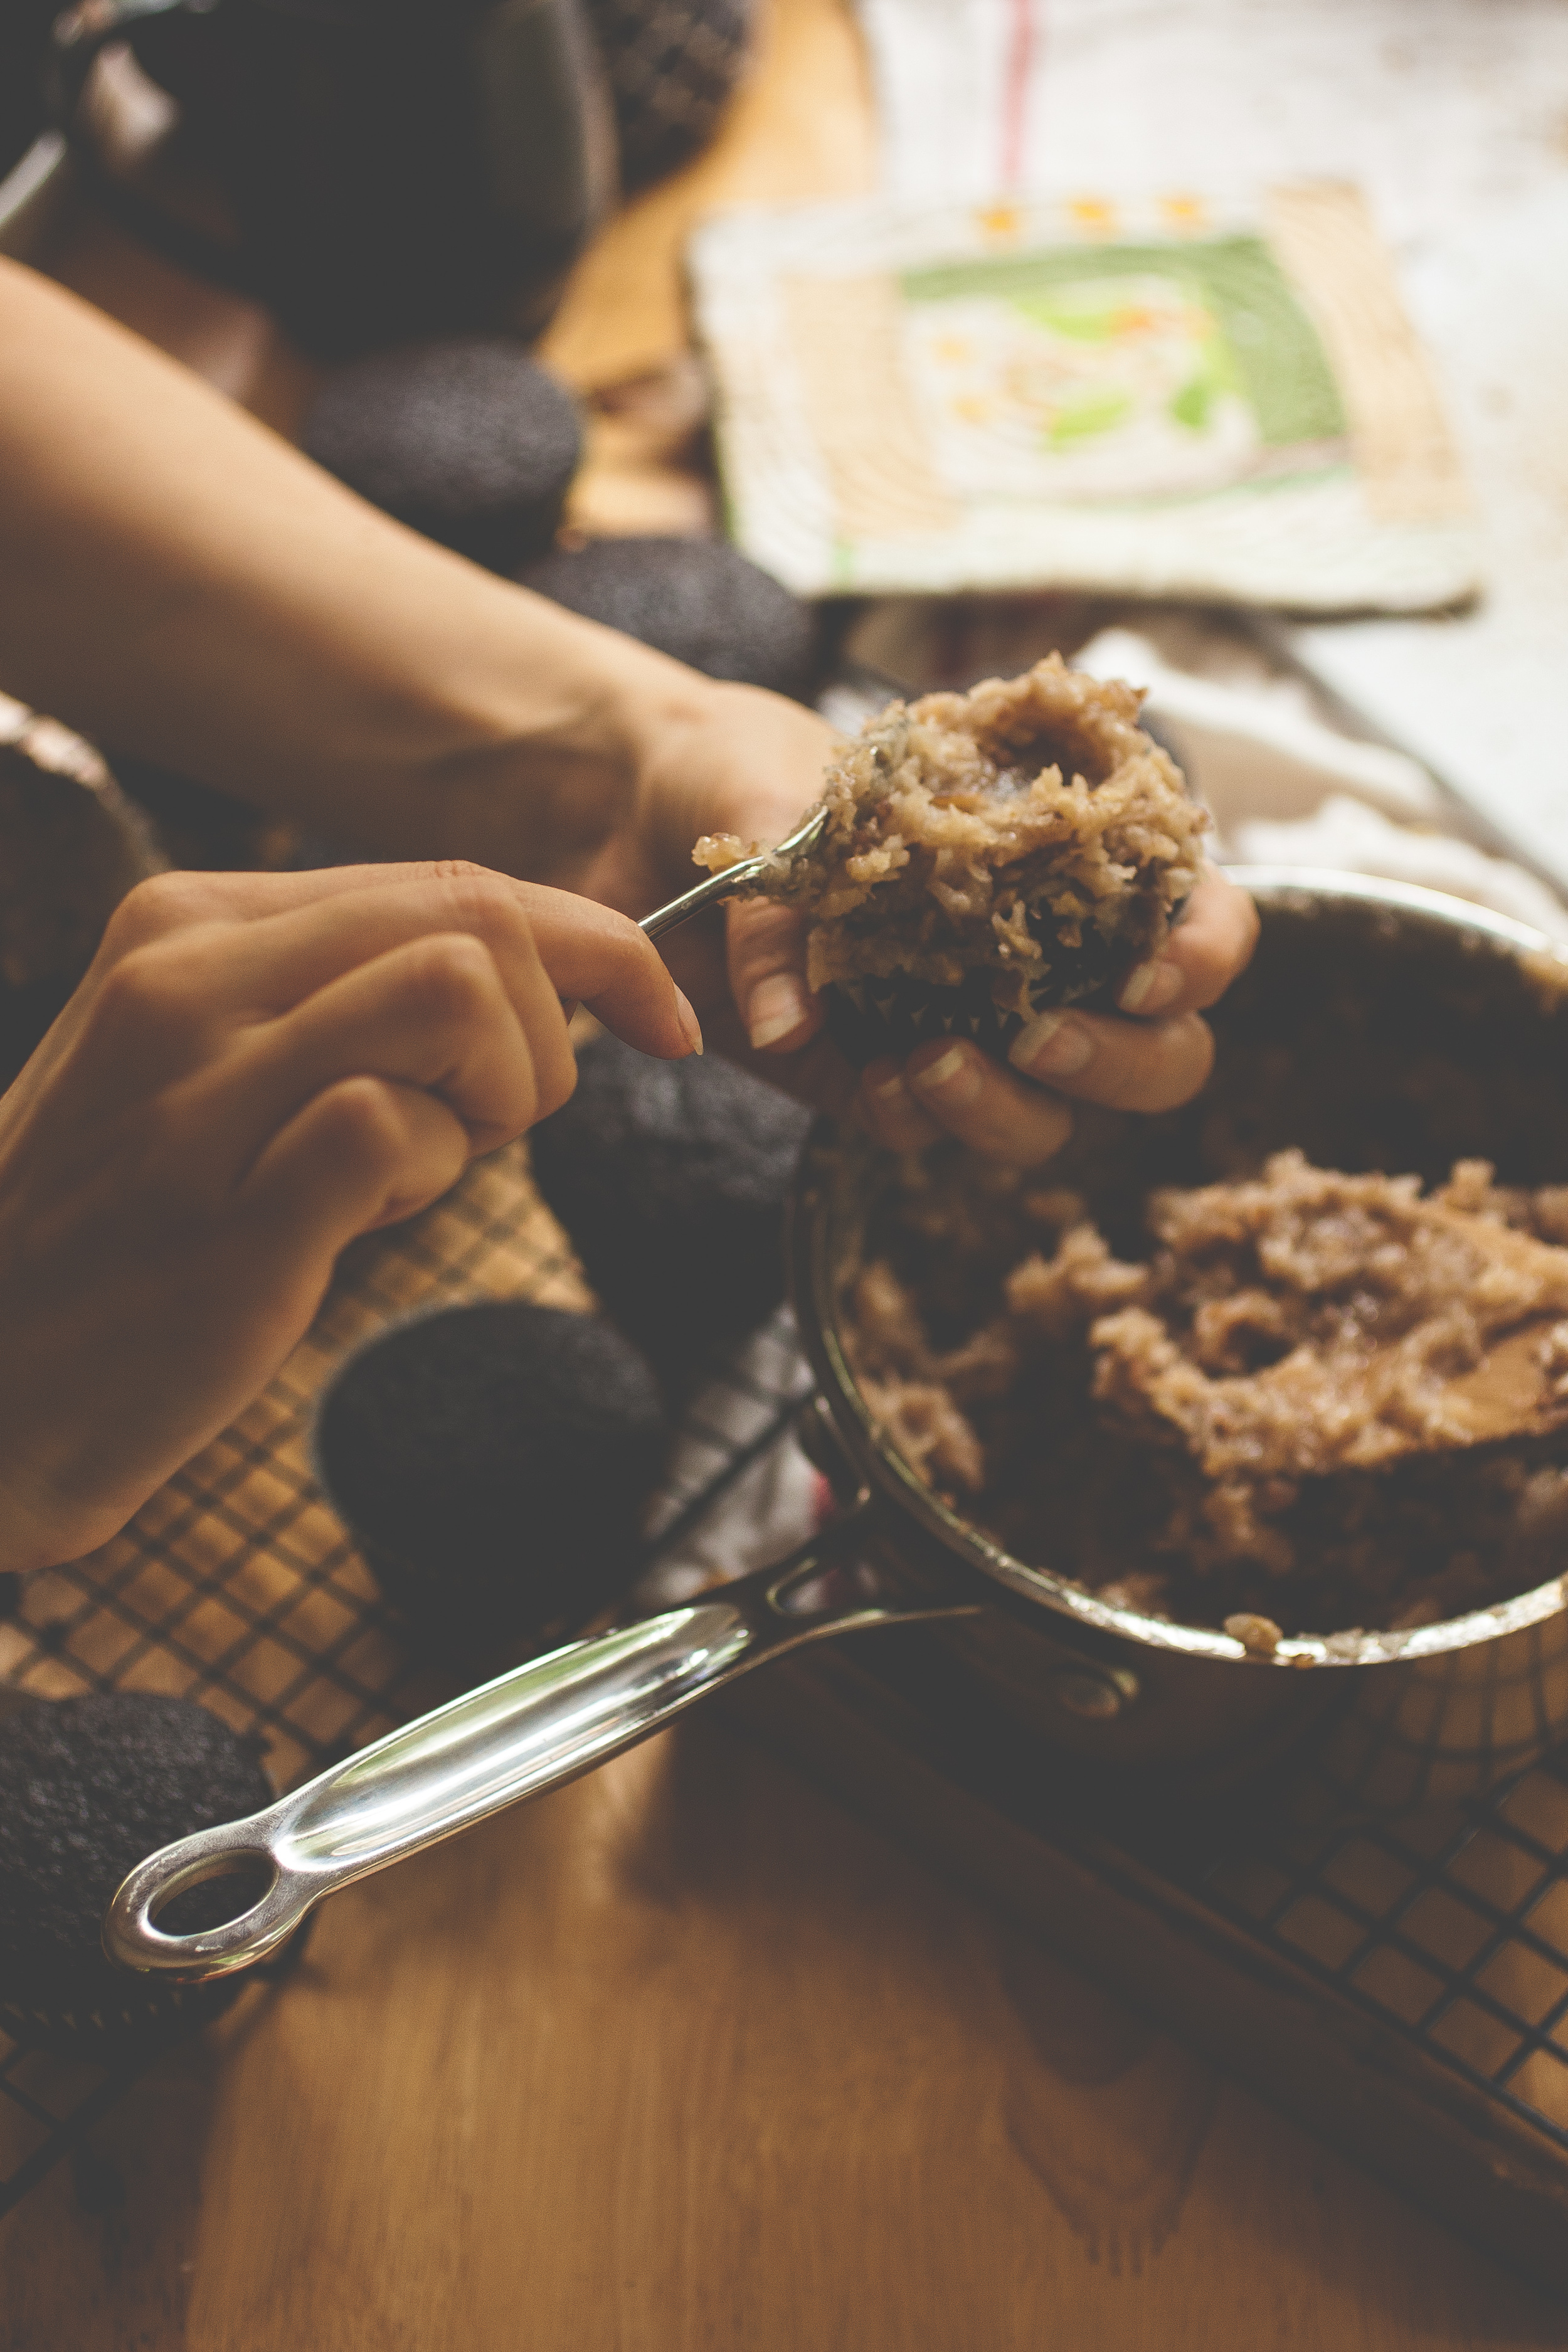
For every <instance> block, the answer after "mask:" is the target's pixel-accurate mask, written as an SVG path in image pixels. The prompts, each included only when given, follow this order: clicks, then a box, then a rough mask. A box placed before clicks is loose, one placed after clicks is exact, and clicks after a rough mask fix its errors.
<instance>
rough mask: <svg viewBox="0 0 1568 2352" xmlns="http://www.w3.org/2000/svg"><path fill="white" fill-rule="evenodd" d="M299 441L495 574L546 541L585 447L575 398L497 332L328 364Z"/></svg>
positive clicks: (400, 516) (342, 476)
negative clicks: (337, 365) (344, 363)
mask: <svg viewBox="0 0 1568 2352" xmlns="http://www.w3.org/2000/svg"><path fill="white" fill-rule="evenodd" d="M301 440H302V443H303V446H304V448H305V450H306V453H307V455H308V456H310V457H313V458H314V459H315V460H316V463H317V464H318V465H319V466H324V467H326V469H327V471H328V472H329V473H330V474H335V475H336V476H337V477H338V479H339V480H340V481H342V482H346V483H347V484H348V486H349V488H351V489H353V490H357V491H358V492H359V494H360V496H361V497H362V498H363V499H369V500H370V502H371V504H372V505H373V506H377V507H380V508H381V509H383V511H384V513H386V514H389V515H395V517H396V519H397V520H398V521H399V522H405V523H407V524H408V525H409V526H410V527H411V528H412V529H413V530H420V531H423V532H424V533H425V535H426V538H427V539H435V540H439V541H440V542H441V544H442V545H443V546H444V547H452V548H456V549H457V551H458V553H459V554H460V555H468V556H471V557H472V559H473V560H474V562H476V563H483V564H488V565H489V568H490V569H491V570H492V571H494V572H510V571H512V570H513V569H515V567H516V566H517V565H518V564H520V563H523V562H527V560H528V559H529V558H530V557H531V556H533V555H537V554H539V553H540V552H541V551H542V550H543V549H544V548H547V547H548V546H549V544H550V542H551V540H552V538H553V536H554V533H555V527H556V525H557V523H559V521H560V520H561V511H562V509H563V506H564V504H565V500H566V492H567V490H568V488H570V486H571V481H572V477H573V475H574V473H575V472H576V470H577V464H578V460H579V458H580V457H581V456H582V446H583V436H582V430H581V426H580V425H579V423H578V416H577V405H576V403H575V402H574V399H573V398H572V395H571V394H570V393H569V392H568V391H567V390H566V389H565V387H564V385H563V384H561V383H557V381H556V379H555V378H554V377H553V376H552V375H549V374H547V373H545V371H544V369H543V368H542V367H538V366H536V365H535V363H534V362H533V361H532V360H531V359H530V358H529V357H528V354H527V353H526V352H524V351H523V350H522V349H521V346H520V345H519V344H517V343H515V342H513V341H510V340H509V339H508V338H507V337H506V336H504V335H468V336H463V337H460V338H454V339H453V340H451V341H443V342H430V343H411V344H406V345H405V346H404V347H403V348H401V349H399V350H396V351H388V352H374V353H373V354H372V355H371V356H370V357H369V358H367V359H361V360H354V361H353V362H350V363H349V364H348V365H347V366H344V367H340V368H337V369H335V370H334V371H333V373H331V375H330V376H329V377H328V378H327V381H326V383H324V384H323V385H322V387H321V392H320V393H319V394H317V396H316V401H315V404H314V405H313V406H312V408H311V410H310V415H309V416H308V417H307V418H306V420H305V429H304V432H303V434H302V436H301Z"/></svg>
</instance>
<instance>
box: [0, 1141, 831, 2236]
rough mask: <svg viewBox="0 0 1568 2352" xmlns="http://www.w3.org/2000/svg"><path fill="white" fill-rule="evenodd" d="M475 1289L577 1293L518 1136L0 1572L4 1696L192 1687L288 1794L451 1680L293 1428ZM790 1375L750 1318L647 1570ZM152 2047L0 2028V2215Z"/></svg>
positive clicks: (368, 1251) (735, 1457)
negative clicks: (101, 1518) (255, 1748)
mask: <svg viewBox="0 0 1568 2352" xmlns="http://www.w3.org/2000/svg"><path fill="white" fill-rule="evenodd" d="M467 1297H530V1298H532V1299H536V1300H539V1301H541V1302H542V1303H543V1304H545V1305H549V1306H555V1307H578V1308H582V1307H591V1306H592V1305H593V1303H594V1302H593V1298H592V1294H591V1293H590V1292H589V1291H588V1289H587V1287H586V1286H585V1285H584V1281H583V1278H582V1275H581V1273H580V1272H579V1270H578V1268H577V1265H576V1263H575V1261H574V1258H573V1256H572V1255H571V1252H570V1250H569V1249H568V1247H567V1246H566V1244H565V1242H564V1240H563V1235H562V1234H561V1231H560V1228H559V1226H557V1225H556V1223H554V1221H553V1219H552V1217H551V1216H550V1214H549V1213H548V1212H547V1211H546V1210H545V1208H544V1207H543V1204H542V1202H541V1201H540V1199H539V1196H538V1194H537V1193H536V1192H534V1190H533V1185H532V1181H531V1176H530V1174H529V1170H528V1161H527V1156H526V1150H525V1148H524V1147H523V1146H521V1145H514V1146H512V1147H511V1148H510V1149H509V1150H506V1151H502V1152H500V1153H497V1154H496V1155H494V1156H493V1157H492V1158H491V1159H489V1160H483V1161H480V1162H478V1163H476V1165H475V1166H474V1167H473V1168H472V1169H470V1171H468V1176H467V1177H466V1178H465V1179H464V1181H463V1182H462V1183H461V1184H460V1185H459V1186H458V1189H457V1190H456V1192H452V1193H450V1194H449V1195H448V1196H447V1199H446V1200H444V1201H442V1202H439V1203H438V1204H437V1206H436V1207H435V1208H434V1209H432V1210H430V1211H428V1212H427V1213H426V1214H425V1215H424V1216H422V1217H419V1218H417V1219H416V1220H414V1221H413V1222H412V1223H410V1224H408V1225H405V1226H403V1227H400V1228H399V1229H397V1230H396V1231H395V1232H394V1233H392V1234H384V1235H376V1236H373V1237H371V1238H370V1239H369V1240H367V1241H366V1242H363V1243H360V1244H355V1246H354V1247H353V1249H351V1250H349V1251H348V1252H346V1253H345V1255H344V1257H343V1259H342V1262H341V1264H340V1266H339V1270H338V1275H337V1278H336V1280H335V1281H334V1283H333V1286H332V1288H331V1292H330V1293H329V1295H328V1297H327V1299H326V1301H325V1303H324V1305H323V1307H322V1310H321V1315H320V1316H319V1317H318V1318H317V1320H316V1323H315V1325H314V1327H313V1328H312V1329H311V1330H310V1333H309V1334H308V1336H307V1337H306V1338H305V1339H303V1340H302V1341H301V1342H300V1346H299V1347H298V1348H297V1349H295V1351H294V1353H293V1354H292V1355H291V1356H290V1358H289V1360H288V1362H287V1363H286V1364H285V1365H284V1367H283V1369H282V1370H281V1371H280V1372H279V1374H278V1377H277V1378H276V1379H275V1380H274V1381H272V1382H271V1384H270V1386H269V1387H268V1389H267V1390H266V1391H265V1392H264V1393H263V1394H262V1395H261V1396H260V1397H258V1400H257V1401H256V1402H255V1403H254V1404H253V1405H252V1406H250V1408H249V1409H248V1410H247V1412H245V1413H244V1414H243V1415H242V1416H241V1418H240V1420H239V1421H238V1422H237V1423H235V1425H234V1426H233V1427H232V1428H231V1429H229V1430H226V1432H225V1433H223V1435H222V1436H221V1437H219V1438H217V1439H216V1441H215V1442H214V1443H213V1444H211V1445H210V1446H208V1447H207V1448H206V1450H205V1452H204V1453H203V1454H199V1455H198V1456H197V1457H196V1459H195V1461H194V1462H191V1463H190V1464H188V1465H186V1467H185V1468H184V1470H182V1471H181V1472H179V1474H178V1475H176V1476H175V1477H174V1478H173V1479H171V1480H170V1482H169V1484H168V1485H167V1486H165V1487H163V1489H162V1490H161V1491H160V1492H159V1494H157V1495H156V1496H154V1497H153V1500H152V1501H151V1502H150V1503H149V1504H148V1505H147V1506H146V1507H145V1508H144V1509H143V1510H142V1511H140V1512H139V1513H138V1514H137V1516H136V1517H135V1518H134V1519H133V1520H132V1522H131V1524H130V1526H129V1527H127V1528H125V1529H124V1530H123V1531H122V1533H121V1534H120V1535H119V1536H117V1537H116V1538H114V1540H113V1541H112V1542H111V1543H110V1544H107V1545H105V1546H104V1547H103V1549H101V1550H100V1551H98V1552H95V1553H93V1554H92V1555H91V1556H90V1557H89V1558H88V1559H81V1560H77V1561H74V1562H72V1563H71V1564H70V1565H68V1566H67V1567H64V1568H59V1569H53V1570H47V1571H43V1572H39V1573H37V1574H35V1575H32V1576H28V1577H26V1578H23V1577H17V1576H6V1577H0V1708H3V1707H4V1706H5V1701H6V1698H7V1697H8V1696H9V1695H10V1694H11V1693H14V1692H25V1693H30V1694H33V1695H35V1696H39V1697H43V1698H51V1699H59V1698H70V1697H74V1696H79V1695H80V1694H81V1693H83V1692H87V1691H103V1690H141V1691H161V1692H167V1693H173V1694H175V1695H178V1696H184V1697H187V1698H192V1699H195V1700H198V1701H199V1702H200V1703H201V1704H202V1705H203V1706H207V1707H210V1708H211V1709H212V1710H213V1712H214V1713H215V1714H216V1715H218V1716H221V1717H222V1718H223V1719H224V1721H225V1722H226V1723H227V1724H229V1725H230V1726H231V1727H233V1728H234V1729H235V1730H236V1731H237V1732H239V1733H241V1734H247V1733H252V1734H256V1735H258V1736H259V1737H260V1738H262V1739H263V1740H264V1741H265V1743H266V1750H267V1764H268V1772H269V1773H270V1775H271V1778H272V1780H273V1781H274V1783H275V1784H276V1785H277V1787H279V1789H285V1788H288V1787H290V1786H292V1785H293V1784H294V1783H295V1782H297V1781H299V1780H303V1779H306V1778H308V1777H309V1776H310V1774H311V1773H312V1772H316V1771H319V1770H321V1769H322V1767H323V1766H324V1765H326V1764H328V1763H331V1762H333V1761H335V1760H336V1759H338V1758H340V1757H342V1756H343V1755H345V1754H347V1753H348V1752H349V1751H350V1750H351V1749H353V1748H358V1747H361V1746H363V1744H364V1743H365V1742H366V1741H368V1740H371V1739H374V1738H378V1737H379V1736H380V1735H381V1734H382V1733H383V1732H384V1731H387V1730H390V1729H391V1728H392V1727H393V1726H394V1725H395V1723H397V1722H400V1721H403V1720H405V1719H406V1718H407V1717H409V1716H410V1715H412V1714H416V1713H418V1712H419V1711H420V1710H421V1709H422V1708H424V1707H426V1706H430V1705H433V1704H436V1703H437V1701H438V1700H439V1699H440V1698H441V1697H442V1696H446V1695H447V1686H446V1685H442V1684H440V1683H439V1682H437V1681H436V1680H435V1679H433V1678H432V1677H431V1676H430V1675H428V1674H427V1673H426V1672H425V1671H424V1670H422V1669H418V1668H416V1666H415V1664H413V1663H412V1659H411V1653H410V1649H409V1647H408V1645H407V1644H406V1643H405V1640H404V1639H403V1637H402V1636H401V1634H400V1632H399V1629H398V1625H397V1622H396V1619H395V1617H394V1616H393V1615H392V1614H391V1613H390V1612H388V1611H387V1610H386V1609H385V1608H384V1604H383V1603H382V1601H381V1599H380V1596H379V1593H378V1591H377V1589H376V1586H375V1583H374V1580H373V1579H372V1577H371V1575H370V1572H369V1570H367V1569H366V1567H365V1565H364V1563H363V1560H362V1559H360V1557H359V1554H358V1552H357V1551H356V1550H355V1549H354V1547H353V1544H352V1543H351V1542H350V1540H349V1538H348V1537H347V1536H346V1534H345V1533H344V1530H343V1528H342V1523H341V1522H340V1521H339V1519H338V1518H337V1517H336V1516H335V1514H334V1513H333V1512H332V1511H331V1508H330V1507H328V1505H327V1504H326V1502H325V1501H324V1499H323V1497H322V1496H321V1490H320V1488H319V1486H317V1484H316V1480H315V1477H314V1475H313V1472H312V1468H311V1461H310V1430H311V1425H312V1422H313V1419H314V1413H315V1406H316V1400H317V1398H318V1396H319V1394H320V1392H321V1388H322V1386H323V1384H324V1383H325V1381H326V1380H327V1379H328V1377H329V1376H330V1374H331V1372H332V1370H334V1369H335V1367H336V1366H337V1365H338V1364H339V1363H340V1362H341V1361H342V1360H343V1358H344V1357H345V1356H346V1355H347V1354H348V1353H350V1352H351V1351H352V1349H353V1348H355V1347H356V1346H357V1345H359V1344H360V1343H361V1342H362V1341H363V1340H364V1339H368V1338H369V1337H371V1336H372V1335H373V1334H374V1332H375V1331H377V1330H379V1329H381V1328H384V1327H385V1326H386V1325H387V1324H388V1323H389V1322H392V1321H394V1320H395V1319H396V1318H398V1317H400V1316H404V1315H406V1314H409V1313H411V1312H416V1311H418V1310H421V1309H425V1308H427V1307H431V1306H435V1305H437V1304H441V1303H445V1302H448V1301H455V1300H457V1299H459V1298H467ZM805 1385H806V1376H805V1369H804V1367H803V1365H802V1364H801V1362H800V1360H799V1357H798V1355H797V1354H796V1353H795V1350H794V1349H793V1347H792V1346H790V1344H789V1343H788V1341H787V1339H784V1338H782V1337H780V1336H778V1335H777V1334H776V1333H768V1334H763V1335H761V1341H760V1344H757V1345H753V1346H752V1347H751V1348H749V1349H747V1350H746V1351H745V1353H744V1356H743V1357H741V1358H737V1359H736V1360H734V1361H732V1362H731V1363H730V1364H729V1365H727V1366H726V1367H724V1368H723V1370H722V1377H721V1380H720V1381H718V1383H717V1384H716V1385H713V1386H710V1387H709V1388H708V1389H707V1390H705V1391H703V1392H702V1393H700V1394H699V1395H698V1396H697V1397H696V1398H695V1399H694V1401H693V1403H692V1406H691V1408H690V1410H689V1412H688V1414H687V1416H686V1419H685V1422H684V1423H683V1426H682V1431H681V1438H682V1443H681V1444H680V1446H679V1449H678V1468H679V1475H677V1476H676V1477H675V1478H674V1480H673V1481H672V1483H671V1485H670V1486H668V1488H667V1489H666V1491H665V1493H664V1494H663V1495H662V1496H661V1497H660V1498H659V1505H658V1511H657V1514H656V1517H655V1520H654V1523H653V1526H654V1532H653V1534H652V1536H651V1538H650V1542H649V1549H648V1557H647V1560H645V1561H644V1563H643V1566H644V1568H645V1569H647V1568H648V1567H649V1565H650V1563H651V1564H657V1562H658V1561H659V1560H660V1559H665V1558H667V1557H668V1555H669V1554H670V1552H671V1551H672V1549H677V1548H679V1546H680V1545H681V1544H682V1543H683V1541H684V1539H685V1538H687V1537H688V1536H689V1535H690V1533H691V1531H692V1530H693V1529H694V1528H696V1527H697V1526H698V1524H699V1522H700V1520H701V1519H702V1517H703V1516H704V1515H705V1513H706V1512H708V1511H709V1510H710V1509H711V1507H713V1505H714V1504H715V1503H716V1502H717V1501H718V1499H719V1498H720V1497H721V1496H722V1495H724V1494H726V1493H727V1492H728V1491H729V1490H730V1489H731V1486H733V1484H734V1482H735V1481H736V1480H737V1479H739V1478H741V1477H742V1476H743V1475H745V1474H746V1472H747V1471H748V1470H749V1469H750V1468H751V1467H752V1465H753V1464H755V1463H757V1462H758V1460H759V1458H760V1457H762V1456H763V1455H764V1454H766V1453H767V1451H768V1449H769V1448H770V1447H771V1446H773V1444H775V1443H776V1441H777V1440H778V1438H779V1436H780V1433H781V1432H782V1430H783V1428H784V1424H785V1423H786V1422H787V1420H788V1419H789V1418H790V1416H791V1414H792V1413H793V1412H794V1411H795V1406H796V1404H797V1403H798V1402H799V1398H800V1395H801V1393H802V1392H803V1390H804V1387H805ZM146 2063H148V2054H147V2053H143V2054H142V2056H140V2057H138V2058H136V2059H133V2060H127V2061H125V2062H123V2063H118V2064H114V2065H110V2066H103V2065H100V2064H97V2063H92V2062H90V2061H87V2060H82V2061H78V2060H76V2059H72V2060H69V2061H67V2060H65V2059H62V2058H61V2057H59V2056H58V2055H57V2054H55V2053H51V2052H48V2051H46V2050H43V2049H41V2048H37V2047H36V2046H33V2045H32V2044H29V2043H27V2042H21V2041H17V2040H15V2039H13V2038H11V2037H10V2036H8V2035H7V2033H6V2032H5V2030H4V2029H0V2215H4V2214H5V2213H6V2212H8V2211H9V2210H11V2209H12V2207H14V2206H15V2205H16V2204H17V2203H18V2202H19V2201H20V2200H21V2199H22V2198H23V2197H25V2196H26V2193H27V2191H28V2190H29V2189H32V2188H34V2187H35V2186H36V2185H37V2182H38V2181H39V2180H41V2179H43V2177H44V2175H45V2174H46V2173H47V2171H48V2170H49V2169H50V2168H51V2167H52V2166H53V2165H55V2164H56V2163H58V2161H59V2160H60V2159H61V2158H63V2157H67V2156H73V2157H75V2158H76V2159H77V2161H78V2164H79V2166H80V2164H81V2163H82V2162H83V2160H84V2144H85V2136H86V2135H87V2134H88V2133H89V2131H90V2129H91V2127H92V2126H93V2125H94V2124H95V2123H96V2122H97V2121H98V2120H99V2119H100V2116H103V2115H104V2114H105V2113H106V2112H107V2111H108V2109H109V2108H110V2106H111V2105H113V2104H114V2102H115V2101H116V2099H118V2098H119V2097H120V2096H121V2094H122V2093H123V2091H124V2090H125V2089H126V2088H127V2087H128V2085H129V2084H130V2083H131V2082H132V2080H134V2078H135V2076H136V2074H138V2073H139V2072H140V2071H141V2070H142V2067H144V2066H145V2065H146ZM79 2185H80V2184H79Z"/></svg>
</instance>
